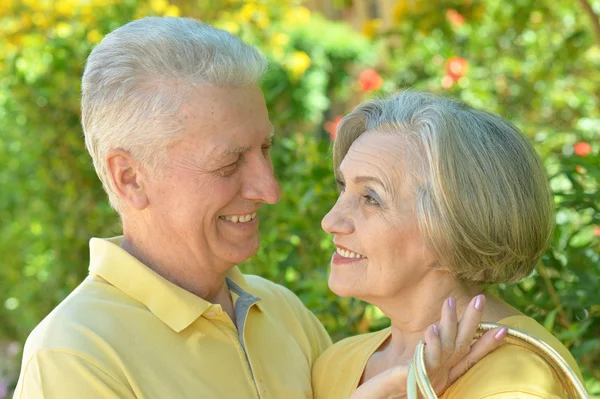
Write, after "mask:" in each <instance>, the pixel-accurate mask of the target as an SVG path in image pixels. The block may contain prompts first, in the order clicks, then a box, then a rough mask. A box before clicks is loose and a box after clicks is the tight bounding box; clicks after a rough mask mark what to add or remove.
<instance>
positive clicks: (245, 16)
mask: <svg viewBox="0 0 600 399" xmlns="http://www.w3.org/2000/svg"><path fill="white" fill-rule="evenodd" d="M256 11H258V7H257V6H256V4H254V3H246V4H244V6H243V7H242V9H241V10H240V13H239V15H240V17H241V18H242V20H244V21H251V20H252V18H254V13H255V12H256Z"/></svg>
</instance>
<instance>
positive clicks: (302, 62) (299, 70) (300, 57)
mask: <svg viewBox="0 0 600 399" xmlns="http://www.w3.org/2000/svg"><path fill="white" fill-rule="evenodd" d="M286 64H287V70H288V71H289V72H290V74H291V75H292V77H293V78H294V79H300V78H301V77H302V75H304V72H306V70H307V69H308V68H309V67H310V65H311V64H312V62H311V60H310V57H309V56H308V54H306V53H305V52H304V51H295V52H294V54H292V55H291V56H290V58H289V59H288V62H287V63H286Z"/></svg>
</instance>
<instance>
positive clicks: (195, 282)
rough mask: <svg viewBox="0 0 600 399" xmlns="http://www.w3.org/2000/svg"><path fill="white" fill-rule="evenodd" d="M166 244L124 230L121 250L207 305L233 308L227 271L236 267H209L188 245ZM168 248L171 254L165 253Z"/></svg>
mask: <svg viewBox="0 0 600 399" xmlns="http://www.w3.org/2000/svg"><path fill="white" fill-rule="evenodd" d="M164 244H165V243H164V242H155V240H154V239H153V238H151V237H144V236H143V235H140V234H131V233H130V232H128V231H127V230H125V231H124V239H123V242H122V244H121V247H122V248H123V249H124V250H125V251H127V252H128V253H129V254H130V255H132V256H133V257H135V258H136V259H138V260H139V261H140V262H142V263H143V264H144V265H146V266H147V267H149V268H150V269H152V270H154V271H155V272H156V273H157V274H159V275H160V276H162V277H163V278H165V279H166V280H168V281H170V282H171V283H173V284H175V285H177V286H179V287H181V288H183V289H184V290H186V291H188V292H191V293H192V294H194V295H196V296H198V297H200V298H202V299H204V300H206V301H208V302H211V303H214V304H220V305H221V306H223V308H224V310H225V308H229V307H231V296H230V295H229V288H228V286H227V282H226V279H225V278H226V275H227V271H228V270H229V269H231V268H232V267H234V265H228V266H230V267H217V265H210V264H209V262H208V261H207V260H206V259H204V258H202V257H201V256H200V254H196V253H194V252H193V251H192V250H190V249H189V248H187V247H185V246H178V245H176V244H175V243H169V245H164ZM166 247H168V248H169V250H168V251H167V250H165V248H166ZM179 247H180V248H179ZM219 266H222V265H219Z"/></svg>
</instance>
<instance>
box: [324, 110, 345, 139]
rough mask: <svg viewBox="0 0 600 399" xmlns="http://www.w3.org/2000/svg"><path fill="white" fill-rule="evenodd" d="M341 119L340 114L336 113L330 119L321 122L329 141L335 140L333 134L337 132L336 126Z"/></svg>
mask: <svg viewBox="0 0 600 399" xmlns="http://www.w3.org/2000/svg"><path fill="white" fill-rule="evenodd" d="M341 121H342V116H341V115H338V116H336V117H335V118H334V119H333V120H332V121H327V122H325V123H324V124H323V129H325V131H326V132H328V133H329V137H330V138H331V141H333V140H335V134H336V133H337V128H338V125H339V124H340V122H341Z"/></svg>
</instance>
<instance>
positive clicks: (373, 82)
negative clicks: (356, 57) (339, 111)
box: [358, 69, 383, 93]
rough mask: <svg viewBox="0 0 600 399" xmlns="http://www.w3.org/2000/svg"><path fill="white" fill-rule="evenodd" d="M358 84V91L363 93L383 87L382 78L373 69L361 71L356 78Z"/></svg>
mask: <svg viewBox="0 0 600 399" xmlns="http://www.w3.org/2000/svg"><path fill="white" fill-rule="evenodd" d="M358 83H360V89H361V90H362V91H363V92H365V93H366V92H368V91H375V90H379V89H381V86H383V78H382V77H381V75H379V73H377V71H376V70H374V69H367V70H365V71H362V72H361V74H360V76H359V77H358Z"/></svg>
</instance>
